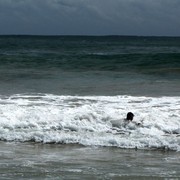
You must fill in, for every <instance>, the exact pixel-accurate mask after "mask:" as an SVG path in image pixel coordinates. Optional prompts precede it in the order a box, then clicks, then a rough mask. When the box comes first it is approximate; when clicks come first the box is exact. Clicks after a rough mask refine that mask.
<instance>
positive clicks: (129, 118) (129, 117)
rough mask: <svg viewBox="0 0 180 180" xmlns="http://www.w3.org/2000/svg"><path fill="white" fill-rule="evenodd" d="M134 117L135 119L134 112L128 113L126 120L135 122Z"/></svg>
mask: <svg viewBox="0 0 180 180" xmlns="http://www.w3.org/2000/svg"><path fill="white" fill-rule="evenodd" d="M133 117H134V114H133V113H132V112H128V113H127V117H126V120H130V121H132V120H133Z"/></svg>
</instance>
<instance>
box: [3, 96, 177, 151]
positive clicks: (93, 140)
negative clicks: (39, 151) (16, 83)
mask: <svg viewBox="0 0 180 180" xmlns="http://www.w3.org/2000/svg"><path fill="white" fill-rule="evenodd" d="M129 111H132V112H133V113H134V114H135V117H134V120H133V122H132V123H129V124H124V120H123V119H124V118H125V117H126V114H127V112H129ZM137 123H141V125H139V126H137V125H136V124H137ZM0 139H1V140H6V141H22V142H24V141H36V142H43V143H78V144H83V145H92V146H94V145H98V146H116V147H122V148H142V149H145V148H148V149H149V148H164V149H171V150H176V151H180V97H158V98H156V97H132V96H84V97H81V96H56V95H51V94H36V95H28V94H27V95H21V94H20V95H13V96H9V97H3V96H1V97H0Z"/></svg>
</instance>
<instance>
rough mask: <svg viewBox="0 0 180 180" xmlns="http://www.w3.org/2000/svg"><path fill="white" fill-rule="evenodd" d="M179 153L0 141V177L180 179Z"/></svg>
mask: <svg viewBox="0 0 180 180" xmlns="http://www.w3.org/2000/svg"><path fill="white" fill-rule="evenodd" d="M179 167H180V152H173V151H160V150H129V149H120V148H113V147H84V146H79V145H60V144H59V145H58V144H57V145H56V144H38V143H19V142H18V143H15V142H0V179H3V180H5V179H14V180H15V179H18V180H19V179H53V180H54V179H68V180H70V179H115V180H116V179H175V180H178V179H180V171H179Z"/></svg>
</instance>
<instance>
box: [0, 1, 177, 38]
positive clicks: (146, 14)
mask: <svg viewBox="0 0 180 180" xmlns="http://www.w3.org/2000/svg"><path fill="white" fill-rule="evenodd" d="M179 9H180V0H0V24H1V28H0V34H95V35H101V34H102V35H104V34H122V35H129V34H131V35H180V31H179V29H180V21H179V17H180V10H179Z"/></svg>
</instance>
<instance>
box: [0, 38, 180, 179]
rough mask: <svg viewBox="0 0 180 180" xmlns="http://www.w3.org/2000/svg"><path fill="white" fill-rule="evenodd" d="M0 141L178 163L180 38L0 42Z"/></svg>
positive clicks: (19, 39) (13, 40)
mask: <svg viewBox="0 0 180 180" xmlns="http://www.w3.org/2000/svg"><path fill="white" fill-rule="evenodd" d="M127 112H133V113H134V115H135V116H134V120H133V121H132V122H129V123H125V120H124V119H125V118H126V114H127ZM0 140H1V141H3V142H4V141H5V142H8V143H10V142H11V143H15V142H17V143H25V142H26V143H27V142H32V143H40V144H44V145H48V144H52V145H53V144H54V146H56V145H55V144H59V145H63V147H64V145H67V146H69V145H75V144H76V145H83V146H84V147H90V148H94V147H105V148H114V147H115V148H118V149H132V150H139V149H141V150H163V151H164V150H165V151H169V150H170V151H171V150H172V151H174V152H176V153H177V156H178V154H179V151H180V38H176V37H121V36H105V37H91V36H0ZM8 147H9V146H8ZM25 147H26V146H25ZM25 147H24V148H25ZM70 149H71V151H73V148H70ZM48 152H49V150H48ZM94 152H96V151H94ZM112 153H113V151H112ZM84 160H85V159H84ZM98 172H100V171H98ZM98 172H97V174H98ZM112 173H113V172H112ZM114 173H115V172H114ZM126 174H128V173H126ZM175 175H176V173H175ZM118 176H119V175H118ZM52 177H53V176H52ZM108 177H109V176H108ZM159 177H160V176H159ZM165 177H166V176H165ZM172 177H173V176H172ZM174 177H177V176H174ZM109 178H110V177H109Z"/></svg>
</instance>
